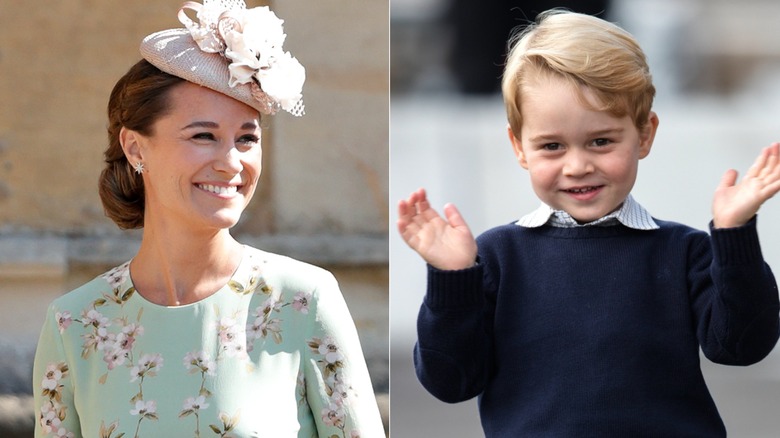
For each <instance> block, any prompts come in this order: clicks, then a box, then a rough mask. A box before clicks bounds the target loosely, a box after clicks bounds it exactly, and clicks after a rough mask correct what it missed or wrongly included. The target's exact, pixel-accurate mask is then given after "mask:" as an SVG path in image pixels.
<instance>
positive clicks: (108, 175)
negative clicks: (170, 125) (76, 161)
mask: <svg viewBox="0 0 780 438" xmlns="http://www.w3.org/2000/svg"><path fill="white" fill-rule="evenodd" d="M182 82H184V79H181V78H179V77H177V76H173V75H170V74H168V73H164V72H162V71H160V70H159V69H158V68H157V67H155V66H153V65H152V64H150V63H149V62H147V61H146V60H141V61H139V62H138V63H136V64H135V65H134V66H132V67H131V68H130V70H128V72H127V73H126V74H125V75H124V76H122V78H121V79H119V81H118V82H117V83H116V85H115V86H114V89H113V91H111V97H110V98H109V101H108V148H107V149H106V152H105V160H106V167H105V169H103V172H102V173H101V174H100V180H99V192H100V199H101V201H102V202H103V209H104V210H105V213H106V216H108V217H109V218H111V220H113V221H114V222H115V223H116V224H117V225H118V226H119V228H122V229H134V228H141V227H143V224H144V183H143V178H142V177H141V175H138V174H136V173H135V171H134V170H133V167H132V166H131V165H130V163H129V162H128V161H127V158H126V157H125V154H124V151H123V150H122V145H121V143H120V141H119V132H120V130H121V129H122V127H124V128H126V129H130V130H133V131H136V132H138V133H140V134H142V135H144V136H150V135H152V134H153V127H154V123H155V122H156V121H157V120H158V119H159V118H160V117H162V116H164V115H166V114H167V113H168V111H169V109H170V102H169V91H170V90H171V88H173V87H174V86H176V85H178V84H181V83H182Z"/></svg>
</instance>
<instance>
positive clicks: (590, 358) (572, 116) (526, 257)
mask: <svg viewBox="0 0 780 438" xmlns="http://www.w3.org/2000/svg"><path fill="white" fill-rule="evenodd" d="M502 90H503V95H504V101H505V104H506V109H507V115H508V119H509V128H508V132H509V138H510V140H511V143H512V145H513V148H514V151H515V154H516V156H517V159H518V162H519V163H520V165H521V166H522V167H523V168H525V169H526V170H528V172H529V174H530V178H531V184H532V186H533V189H534V191H535V193H536V195H537V196H538V197H539V199H540V200H541V201H542V206H541V207H540V208H539V209H537V210H536V211H534V212H532V213H530V214H528V215H526V216H524V217H523V218H521V219H520V220H519V221H517V222H515V223H512V224H508V225H504V226H499V227H496V228H494V229H491V230H489V231H487V232H486V233H484V234H483V235H481V236H479V238H478V239H476V240H475V239H474V238H473V237H472V234H471V232H470V231H469V228H468V226H467V225H466V223H465V221H464V220H463V218H462V217H461V215H460V213H459V212H458V210H457V209H456V208H455V206H453V205H446V206H445V207H444V213H445V217H444V218H442V217H441V216H439V215H438V213H436V212H435V211H434V210H433V209H432V208H431V207H430V205H429V203H428V201H427V198H426V194H425V191H424V190H422V189H421V190H418V191H417V192H414V193H412V194H411V196H410V197H409V198H408V199H406V200H403V201H401V202H400V203H399V207H398V210H399V219H398V229H399V231H400V233H401V235H402V236H403V238H404V240H405V241H406V242H407V244H409V246H410V247H412V248H413V249H414V250H415V251H417V252H418V253H419V254H420V255H421V256H422V257H423V259H424V260H425V261H426V262H427V263H428V264H429V270H428V288H427V292H426V295H425V299H424V302H423V305H422V307H421V310H420V314H419V318H418V342H417V345H416V347H415V367H416V370H417V375H418V378H419V379H420V382H421V383H422V384H423V386H425V388H426V389H427V390H428V391H430V392H431V393H432V394H433V395H434V396H436V397H438V398H440V399H441V400H444V401H447V402H458V401H463V400H467V399H470V398H472V397H474V396H479V409H480V416H481V420H482V426H483V429H484V431H485V435H486V436H488V437H503V436H506V437H516V436H566V437H573V436H707V437H717V436H725V433H726V431H725V427H724V425H723V422H722V420H721V418H720V416H719V414H718V411H717V408H716V407H715V404H714V402H713V400H712V397H711V396H710V394H709V392H708V390H707V387H706V385H705V382H704V379H703V377H702V374H701V369H700V365H699V347H701V349H702V350H703V351H704V354H705V355H706V356H707V357H708V358H709V359H710V360H712V361H714V362H718V363H723V364H731V365H749V364H752V363H755V362H758V361H759V360H761V359H763V358H764V357H765V356H766V355H767V354H768V353H769V352H770V351H771V350H772V348H773V347H774V345H775V343H776V342H777V339H778V327H779V321H778V310H779V309H780V305H779V304H778V292H777V284H776V282H775V279H774V277H773V275H772V272H771V270H770V268H769V267H768V266H767V265H766V264H765V263H764V261H763V258H762V255H761V249H760V246H759V242H758V236H757V233H756V219H755V216H756V213H757V212H758V209H759V207H760V206H761V204H763V202H764V201H766V200H767V199H769V198H770V197H772V196H773V195H774V194H775V193H776V192H777V191H778V190H780V160H779V156H780V144H778V143H775V144H773V145H771V146H769V147H767V148H765V149H764V150H763V151H762V152H761V154H760V155H759V157H758V158H757V159H756V161H755V163H754V165H753V166H752V167H751V168H750V170H749V171H748V172H747V174H746V175H745V176H744V178H743V179H742V180H741V181H739V182H737V174H736V172H735V171H733V170H730V171H728V172H727V173H726V174H725V175H724V177H723V179H722V181H721V183H720V185H719V186H718V188H717V189H716V191H715V196H714V200H713V221H712V223H711V225H710V231H711V236H710V235H708V234H707V233H705V232H703V231H698V230H694V229H692V228H690V227H687V226H685V225H681V224H677V223H673V222H667V221H662V220H658V219H655V218H653V217H652V216H651V215H650V214H649V213H648V212H647V211H646V210H645V209H644V208H643V207H642V206H641V205H639V204H638V203H637V202H636V201H635V200H634V199H633V198H632V197H631V195H630V193H631V189H632V187H633V185H634V182H635V180H636V175H637V168H638V162H639V160H641V159H642V158H644V157H646V156H647V155H648V154H649V153H650V149H651V147H652V144H653V139H654V136H655V132H656V129H657V128H658V117H657V115H656V114H655V113H654V112H652V110H651V108H652V101H653V97H654V94H655V89H654V87H653V85H652V80H651V76H650V73H649V69H648V66H647V62H646V59H645V56H644V54H643V52H642V50H641V48H640V47H639V45H638V44H637V43H636V41H635V40H634V39H633V37H632V36H631V35H630V34H628V33H627V32H625V31H624V30H622V29H620V28H619V27H617V26H615V25H613V24H611V23H608V22H605V21H603V20H601V19H598V18H594V17H591V16H586V15H580V14H575V13H566V12H561V11H553V12H549V13H546V14H543V15H542V16H540V19H539V20H538V23H536V24H534V25H532V26H530V27H528V28H527V29H526V30H525V31H524V32H523V33H522V34H520V35H519V38H518V39H517V40H516V43H515V44H514V46H513V48H512V51H511V53H510V55H509V57H508V61H507V66H506V69H505V72H504V79H503V84H502Z"/></svg>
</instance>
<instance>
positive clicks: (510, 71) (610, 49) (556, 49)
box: [501, 9, 655, 138]
mask: <svg viewBox="0 0 780 438" xmlns="http://www.w3.org/2000/svg"><path fill="white" fill-rule="evenodd" d="M510 47H511V49H510V52H509V56H508V57H507V63H506V67H505V68H504V77H503V79H502V83H501V90H502V93H503V95H504V104H505V105H506V111H507V118H508V120H509V125H510V127H511V128H512V132H513V133H514V135H515V136H516V137H518V138H519V137H520V129H521V127H522V124H523V123H522V122H523V116H522V110H521V109H522V100H523V91H524V88H525V87H527V86H528V85H529V84H532V83H533V82H534V81H536V80H538V79H542V78H545V77H558V78H562V79H564V80H565V81H568V82H570V83H571V84H572V85H573V86H574V89H575V90H578V91H579V98H580V100H581V101H582V102H583V104H585V105H587V106H591V107H593V106H594V105H593V104H592V103H590V102H588V101H587V100H586V99H585V96H584V95H583V93H582V91H583V87H587V89H589V90H590V91H591V92H592V93H593V95H594V96H595V97H596V100H597V102H596V104H595V105H597V106H596V107H595V108H594V109H596V110H599V111H607V112H609V113H610V114H612V115H614V116H616V117H623V116H625V115H629V116H630V117H631V119H632V120H633V122H634V124H635V125H636V126H637V128H638V129H640V130H641V129H642V128H644V125H645V124H646V123H647V120H648V117H649V115H650V109H651V107H652V105H653V98H654V96H655V87H654V86H653V82H652V77H651V75H650V69H649V67H648V65H647V59H646V58H645V54H644V52H642V49H641V47H639V44H638V43H637V42H636V40H635V39H634V38H633V37H632V36H631V34H629V33H628V32H626V31H625V30H623V29H621V28H620V27H618V26H616V25H614V24H612V23H609V22H607V21H604V20H602V19H600V18H596V17H593V16H590V15H584V14H578V13H573V12H568V11H564V10H560V9H558V10H555V9H554V10H551V11H547V12H544V13H542V14H540V15H539V17H538V18H537V21H536V23H533V24H531V25H529V26H528V27H526V28H525V29H524V30H523V31H522V32H520V33H518V34H517V35H515V36H514V37H513V38H512V39H511V40H510Z"/></svg>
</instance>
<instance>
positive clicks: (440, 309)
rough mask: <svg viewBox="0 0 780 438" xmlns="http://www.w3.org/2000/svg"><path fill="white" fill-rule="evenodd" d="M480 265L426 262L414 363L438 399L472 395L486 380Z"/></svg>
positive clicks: (488, 345)
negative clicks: (455, 267)
mask: <svg viewBox="0 0 780 438" xmlns="http://www.w3.org/2000/svg"><path fill="white" fill-rule="evenodd" d="M483 269H484V266H483V265H481V264H477V265H476V266H474V267H472V268H469V269H464V270H460V271H441V270H438V269H436V268H434V267H432V266H428V290H427V292H426V295H425V298H424V299H423V304H422V306H421V308H420V313H419V315H418V318H417V337H418V340H417V344H416V345H415V348H414V364H415V370H416V372H417V377H418V379H419V380H420V383H421V384H422V385H423V386H424V387H425V389H427V390H428V392H430V393H431V394H432V395H433V396H434V397H436V398H438V399H440V400H442V401H444V402H448V403H456V402H460V401H464V400H468V399H470V398H472V397H475V396H477V395H478V394H480V393H481V392H482V391H483V390H484V388H485V383H486V382H487V380H488V374H489V370H490V358H491V357H492V338H491V336H490V335H489V334H488V328H489V327H488V326H489V324H490V323H489V321H487V320H486V318H485V313H486V312H485V309H486V307H487V305H486V302H487V300H486V296H485V293H484V291H483V286H482V284H483Z"/></svg>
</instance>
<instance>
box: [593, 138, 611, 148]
mask: <svg viewBox="0 0 780 438" xmlns="http://www.w3.org/2000/svg"><path fill="white" fill-rule="evenodd" d="M610 143H612V142H611V141H610V140H609V139H608V138H597V139H595V140H593V146H606V145H608V144H610Z"/></svg>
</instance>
